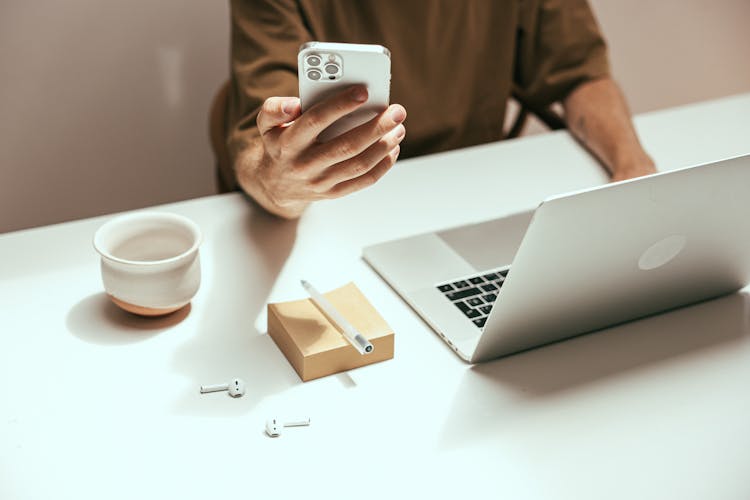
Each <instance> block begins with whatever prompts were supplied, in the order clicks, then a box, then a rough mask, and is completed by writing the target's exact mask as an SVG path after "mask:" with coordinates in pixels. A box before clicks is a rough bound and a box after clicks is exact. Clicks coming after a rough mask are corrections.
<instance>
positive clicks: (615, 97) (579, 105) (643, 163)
mask: <svg viewBox="0 0 750 500" xmlns="http://www.w3.org/2000/svg"><path fill="white" fill-rule="evenodd" d="M563 106H564V108H565V119H566V122H567V124H568V129H569V130H570V132H571V133H572V134H573V135H574V136H575V137H576V138H577V139H578V140H579V141H581V143H583V145H584V146H585V147H586V148H587V149H588V150H589V151H591V152H592V153H593V154H594V155H595V156H596V157H597V158H598V159H599V160H600V161H601V162H602V163H603V164H604V166H605V167H606V168H607V170H609V173H610V175H611V176H612V180H622V179H629V178H631V177H637V176H639V175H646V174H650V173H653V172H654V171H655V169H654V162H653V160H652V159H651V157H650V156H649V155H648V154H647V153H646V152H645V151H644V150H643V147H642V146H641V143H640V141H639V140H638V136H637V135H636V133H635V129H634V128H633V123H632V121H631V119H630V112H629V111H628V107H627V104H626V103H625V98H624V97H623V95H622V92H620V89H619V88H618V87H617V84H616V83H615V82H614V81H613V80H612V79H610V78H602V79H599V80H594V81H591V82H586V83H583V84H581V85H579V86H578V87H576V89H575V90H573V92H571V93H570V95H568V97H567V98H565V100H564V101H563Z"/></svg>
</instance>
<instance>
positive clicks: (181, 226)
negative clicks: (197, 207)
mask: <svg viewBox="0 0 750 500" xmlns="http://www.w3.org/2000/svg"><path fill="white" fill-rule="evenodd" d="M201 239H202V237H201V232H200V228H199V227H198V225H197V224H195V223H194V222H193V221H191V220H190V219H188V218H186V217H183V216H181V215H176V214H171V213H164V212H136V213H131V214H126V215H121V216H118V217H115V218H114V219H111V220H109V221H108V222H106V223H105V224H104V225H103V226H101V227H100V228H99V229H98V230H97V231H96V234H95V235H94V248H95V249H96V251H97V252H98V253H99V255H101V271H102V281H103V282H104V289H105V290H106V292H107V294H108V295H109V296H110V298H111V299H112V301H113V302H114V303H115V304H117V305H118V306H120V307H121V308H123V309H125V310H126V311H129V312H132V313H134V314H139V315H142V316H161V315H164V314H169V313H171V312H174V311H176V310H178V309H180V308H182V307H184V306H185V305H187V304H188V303H189V302H190V300H191V299H192V298H193V296H194V295H195V293H196V292H197V291H198V287H199V286H200V282H201V271H200V259H199V257H198V247H199V246H200V243H201Z"/></svg>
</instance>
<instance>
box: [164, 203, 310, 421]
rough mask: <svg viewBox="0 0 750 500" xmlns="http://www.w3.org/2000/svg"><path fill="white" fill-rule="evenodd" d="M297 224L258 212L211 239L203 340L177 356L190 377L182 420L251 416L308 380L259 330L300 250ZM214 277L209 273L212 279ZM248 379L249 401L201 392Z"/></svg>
mask: <svg viewBox="0 0 750 500" xmlns="http://www.w3.org/2000/svg"><path fill="white" fill-rule="evenodd" d="M296 234H297V221H290V220H282V219H279V218H277V217H274V216H271V215H268V214H267V213H266V212H264V211H262V210H260V209H258V208H257V207H249V212H245V213H243V214H241V216H240V218H235V219H230V220H223V221H222V222H220V223H217V224H216V226H215V228H214V230H213V232H212V233H211V234H210V235H207V238H206V244H208V245H210V248H207V249H206V252H205V257H206V262H205V266H206V270H207V271H209V273H210V280H207V281H208V282H207V283H205V285H207V286H206V288H205V289H202V290H201V292H200V293H202V294H205V295H204V297H203V298H204V300H203V301H202V305H201V307H200V308H198V307H194V308H193V314H195V315H196V316H197V318H196V325H197V326H196V330H197V332H196V334H195V335H194V336H193V337H192V338H191V339H190V340H188V341H186V343H185V344H184V345H182V346H181V347H179V348H178V349H177V351H176V352H175V356H174V359H173V362H172V366H173V368H174V369H175V370H176V371H177V372H179V373H180V374H184V375H185V376H186V377H188V379H189V383H188V387H189V389H187V390H186V391H184V392H183V393H182V394H181V395H180V396H178V397H177V399H176V400H175V404H174V412H175V413H177V414H182V415H202V416H221V417H226V416H231V415H241V414H244V413H247V412H248V411H250V410H251V409H252V408H253V407H254V406H255V405H257V404H258V403H259V402H260V401H262V400H263V398H265V397H266V396H269V395H273V394H277V393H280V392H283V391H284V390H285V389H287V388H288V387H291V386H292V385H295V384H299V383H301V381H300V380H299V377H297V374H296V373H295V372H294V370H293V369H292V368H291V366H289V363H287V361H286V359H285V358H284V356H283V354H281V352H280V351H279V350H278V349H277V348H276V345H275V344H274V342H273V340H272V339H271V338H270V337H269V336H268V335H265V334H261V332H259V331H258V330H256V328H255V327H254V323H255V319H256V318H257V317H258V315H259V314H261V313H262V312H263V311H264V310H265V307H266V303H267V302H268V297H269V295H270V293H271V290H272V287H273V286H274V284H275V282H276V280H277V278H278V276H279V274H280V273H281V270H282V268H283V266H284V264H285V263H286V260H287V258H288V257H289V254H290V253H291V250H292V248H293V246H294V242H295V240H296ZM209 273H207V274H209ZM233 378H241V379H243V380H244V381H245V384H246V387H247V389H246V393H245V396H244V397H242V398H239V399H233V398H230V397H228V396H227V394H226V393H216V394H205V395H200V394H198V387H199V386H200V385H204V384H218V383H226V382H228V381H229V380H231V379H233Z"/></svg>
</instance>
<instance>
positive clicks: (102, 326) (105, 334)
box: [66, 292, 192, 345]
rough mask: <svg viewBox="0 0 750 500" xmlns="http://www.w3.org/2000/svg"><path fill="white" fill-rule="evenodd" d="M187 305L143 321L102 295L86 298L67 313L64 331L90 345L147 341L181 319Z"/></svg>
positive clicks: (186, 310)
mask: <svg viewBox="0 0 750 500" xmlns="http://www.w3.org/2000/svg"><path fill="white" fill-rule="evenodd" d="M191 307H192V306H191V304H188V305H187V306H185V307H183V308H182V309H180V310H179V311H175V312H173V313H172V314H168V315H166V316H162V317H158V318H143V317H141V316H136V315H135V314H130V313H128V312H125V311H123V310H122V309H120V308H119V307H117V306H116V305H114V304H113V303H112V301H111V300H110V299H109V297H107V294H106V293H104V292H101V293H95V294H93V295H89V296H88V297H86V298H85V299H83V300H81V301H80V302H78V303H77V304H76V305H75V306H73V308H72V309H71V310H70V312H69V313H68V316H67V318H66V324H67V327H68V330H69V331H70V332H71V333H72V334H73V335H75V336H76V337H78V338H79V339H81V340H83V341H85V342H88V343H90V344H99V345H122V344H132V343H134V342H140V341H143V340H146V339H150V338H151V337H153V336H154V335H156V334H157V333H159V332H163V331H164V330H166V329H168V328H171V327H173V326H175V325H177V324H179V323H180V322H182V320H184V319H185V318H186V317H187V316H188V315H189V314H190V310H191Z"/></svg>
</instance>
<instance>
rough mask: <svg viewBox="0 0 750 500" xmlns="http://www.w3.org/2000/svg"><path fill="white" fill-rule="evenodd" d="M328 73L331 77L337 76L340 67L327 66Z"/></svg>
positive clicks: (334, 65)
mask: <svg viewBox="0 0 750 500" xmlns="http://www.w3.org/2000/svg"><path fill="white" fill-rule="evenodd" d="M325 69H326V73H328V74H329V75H335V74H336V73H338V72H339V67H338V66H337V65H336V64H326V68H325Z"/></svg>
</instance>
